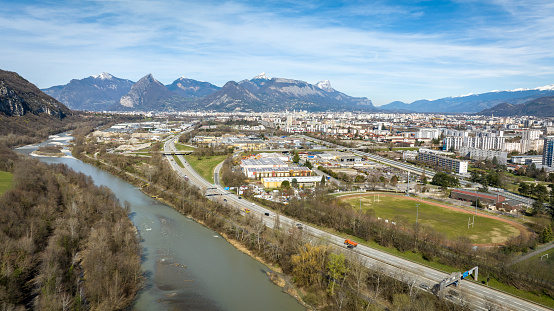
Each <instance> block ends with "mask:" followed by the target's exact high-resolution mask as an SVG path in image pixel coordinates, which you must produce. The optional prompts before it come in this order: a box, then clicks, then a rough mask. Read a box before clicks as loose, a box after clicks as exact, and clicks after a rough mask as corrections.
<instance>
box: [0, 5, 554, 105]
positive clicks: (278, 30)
mask: <svg viewBox="0 0 554 311" xmlns="http://www.w3.org/2000/svg"><path fill="white" fill-rule="evenodd" d="M3 7H4V8H3V10H2V12H0V25H1V27H2V32H0V39H1V40H2V42H3V48H2V49H1V50H0V59H2V60H3V64H2V69H5V70H11V71H16V72H18V73H19V74H21V75H22V76H24V77H26V78H27V79H28V80H29V81H30V82H32V83H34V84H36V85H37V86H38V87H40V88H47V87H50V86H54V85H60V84H66V83H68V82H69V81H70V80H71V79H81V78H84V77H87V76H90V75H95V74H99V73H101V72H109V73H110V74H113V75H114V76H117V77H119V78H125V79H130V80H133V81H137V80H139V79H140V78H141V77H142V76H144V75H146V74H148V73H152V74H153V75H154V77H156V79H158V80H159V81H161V82H162V83H164V84H169V83H171V82H173V80H175V79H177V78H178V77H180V76H186V77H188V78H191V79H195V80H201V81H207V82H210V83H213V84H216V85H218V86H222V85H223V84H224V83H225V82H227V81H229V80H235V81H239V80H242V79H250V78H252V77H254V76H255V75H257V74H259V73H261V72H266V73H267V75H268V77H270V78H271V77H279V78H291V79H298V80H303V81H307V82H309V83H313V84H315V83H317V82H318V81H321V80H330V81H331V86H332V87H333V88H335V89H337V90H338V91H341V92H343V93H346V94H348V95H351V96H364V97H367V98H369V99H371V100H372V101H373V103H374V104H375V105H376V106H380V105H383V104H388V103H390V102H392V101H395V100H400V101H404V102H408V103H409V102H413V101H415V100H418V99H437V98H443V97H448V96H461V95H465V94H468V93H484V92H489V91H493V90H513V89H517V88H535V87H539V86H544V85H549V84H554V70H553V69H554V59H553V58H552V56H551V50H552V47H553V46H554V31H553V30H554V14H552V13H553V12H554V4H551V3H549V2H548V1H509V0H497V1H486V2H482V1H472V0H460V1H449V2H445V1H420V2H405V3H402V2H398V1H379V2H375V3H372V4H366V3H365V2H344V3H339V2H331V1H324V2H318V3H312V2H292V1H290V2H289V1H269V2H264V3H258V2H254V1H252V2H250V1H233V2H217V1H202V2H197V1H172V2H169V1H156V2H148V1H143V2H137V1H64V2H50V1H11V0H8V1H4V3H3Z"/></svg>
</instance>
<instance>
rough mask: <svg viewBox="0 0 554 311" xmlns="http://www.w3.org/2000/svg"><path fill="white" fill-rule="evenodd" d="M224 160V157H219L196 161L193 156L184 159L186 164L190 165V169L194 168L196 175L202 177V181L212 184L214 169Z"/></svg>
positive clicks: (195, 157) (196, 158)
mask: <svg viewBox="0 0 554 311" xmlns="http://www.w3.org/2000/svg"><path fill="white" fill-rule="evenodd" d="M226 158H227V156H226V155H221V156H211V157H203V158H201V159H200V160H198V157H197V156H194V155H188V156H185V159H187V162H188V163H190V165H191V166H192V168H194V169H195V170H196V171H197V172H198V174H200V175H201V176H202V177H204V179H206V180H207V181H209V182H211V183H213V182H214V168H215V167H216V166H217V165H218V164H219V163H220V162H223V161H224V160H225V159H226Z"/></svg>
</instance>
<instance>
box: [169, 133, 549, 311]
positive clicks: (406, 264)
mask: <svg viewBox="0 0 554 311" xmlns="http://www.w3.org/2000/svg"><path fill="white" fill-rule="evenodd" d="M176 139H177V137H173V138H170V139H169V140H167V141H166V142H165V144H164V150H165V151H174V150H176V149H175V145H174V143H175V140H176ZM166 157H167V159H168V161H169V163H170V164H171V166H172V168H173V169H174V170H175V171H176V172H177V174H179V175H180V176H181V177H183V178H185V177H186V178H188V181H189V182H191V183H192V184H194V185H196V186H198V187H199V188H200V189H204V190H205V191H206V193H205V194H206V196H208V197H209V198H210V199H212V200H219V201H220V202H225V203H227V204H228V205H229V206H230V207H232V208H237V209H240V210H241V211H243V210H244V209H245V208H248V209H250V210H251V213H252V214H253V215H254V216H255V217H258V216H259V217H260V219H262V221H263V222H264V224H265V225H266V226H267V227H270V228H273V227H274V226H275V222H276V221H275V220H276V216H275V213H274V212H273V211H271V210H269V209H266V208H264V207H262V206H259V205H257V204H255V203H252V202H249V201H247V200H245V199H241V198H240V197H239V196H237V195H235V194H232V193H230V192H228V191H225V190H224V189H223V187H222V186H221V185H219V184H218V183H217V182H216V184H211V183H209V182H208V181H206V180H205V179H203V178H202V177H201V176H200V175H199V174H198V173H197V172H196V171H194V169H192V167H191V166H190V165H189V164H188V163H187V161H186V160H185V158H184V157H183V156H181V155H177V157H179V160H180V161H181V162H182V163H183V165H184V168H181V167H180V166H179V165H178V164H177V163H176V162H175V161H174V159H173V158H172V157H171V156H166ZM216 177H217V176H216ZM214 180H218V178H214ZM265 213H269V215H270V216H269V217H268V216H264V215H265ZM279 224H280V226H282V227H285V228H286V227H290V228H292V227H295V226H296V224H299V222H298V221H296V220H294V219H291V218H289V217H285V216H283V215H279ZM301 226H302V228H303V230H302V231H303V232H304V233H303V234H305V235H307V236H309V237H315V238H318V239H321V240H323V241H325V242H327V243H328V244H331V245H334V246H335V247H336V249H337V250H341V251H343V252H354V253H356V254H358V255H360V256H362V258H363V259H364V261H365V265H366V266H367V267H368V268H372V269H375V268H376V267H381V268H383V269H384V270H385V271H386V273H388V274H389V275H391V276H393V277H396V278H399V279H403V280H404V281H409V283H412V284H426V285H427V286H429V287H433V285H434V284H437V283H438V282H440V281H441V280H443V279H444V278H446V277H447V276H448V275H447V274H446V273H444V272H441V271H437V270H435V269H432V268H429V267H426V266H423V265H420V264H417V263H414V262H411V261H409V260H406V259H403V258H399V257H396V256H393V255H391V254H388V253H385V252H382V251H379V250H376V249H372V248H369V247H367V246H364V245H358V246H357V247H356V248H355V249H353V250H349V249H346V248H345V247H344V244H343V243H344V240H345V238H343V237H340V236H337V235H332V234H329V233H327V232H325V231H322V230H320V229H317V228H314V227H311V226H307V225H305V224H301ZM469 268H472V267H468V269H469ZM418 286H419V285H418ZM457 291H458V292H461V294H460V297H464V300H465V301H466V303H468V304H469V305H470V306H471V307H472V308H473V309H474V310H487V306H488V305H489V304H490V302H491V301H494V302H495V303H497V304H499V305H502V306H504V307H505V308H506V309H505V310H524V311H531V310H534V311H535V310H550V309H548V308H545V307H541V306H539V305H537V304H534V303H532V302H528V301H525V300H522V299H519V298H517V297H514V296H511V295H509V294H506V293H503V292H499V291H497V290H494V289H492V288H489V287H486V286H483V285H480V284H477V283H474V282H471V281H467V280H463V281H462V282H461V284H460V287H459V290H457ZM458 302H459V301H458Z"/></svg>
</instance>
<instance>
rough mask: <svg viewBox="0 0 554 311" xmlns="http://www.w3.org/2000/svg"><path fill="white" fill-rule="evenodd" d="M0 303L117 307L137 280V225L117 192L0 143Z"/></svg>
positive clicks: (38, 307) (127, 302)
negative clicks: (6, 176)
mask: <svg viewBox="0 0 554 311" xmlns="http://www.w3.org/2000/svg"><path fill="white" fill-rule="evenodd" d="M0 170H5V171H12V172H13V174H14V186H13V188H12V189H10V190H8V191H7V192H5V193H4V194H3V195H2V196H1V197H0V262H1V263H2V264H1V266H0V309H2V310H28V309H36V310H117V309H123V308H125V307H127V306H129V305H130V304H131V303H132V301H133V299H134V297H135V296H136V293H137V291H138V289H139V287H140V284H141V281H142V274H141V267H140V260H141V258H140V254H141V252H140V248H139V244H138V239H137V236H136V232H135V228H134V226H133V224H132V223H131V221H130V220H129V218H128V217H127V213H128V209H127V208H123V207H122V206H121V204H120V202H118V200H117V199H116V197H115V195H114V194H113V193H112V192H111V191H110V190H109V189H108V188H105V187H100V188H99V187H96V186H95V185H94V184H93V182H92V180H91V179H90V177H87V176H86V175H84V174H81V173H76V172H74V171H72V170H70V169H69V168H68V167H67V166H65V165H46V164H43V163H41V162H38V161H36V160H32V159H22V158H20V157H18V156H17V155H16V154H15V153H13V152H12V151H11V150H9V149H8V148H6V147H1V146H0Z"/></svg>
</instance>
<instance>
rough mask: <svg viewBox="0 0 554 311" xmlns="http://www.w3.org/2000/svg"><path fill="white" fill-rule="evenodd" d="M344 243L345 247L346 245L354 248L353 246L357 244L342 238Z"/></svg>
mask: <svg viewBox="0 0 554 311" xmlns="http://www.w3.org/2000/svg"><path fill="white" fill-rule="evenodd" d="M344 245H346V247H348V248H354V247H356V246H358V243H356V242H354V241H352V240H344Z"/></svg>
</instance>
